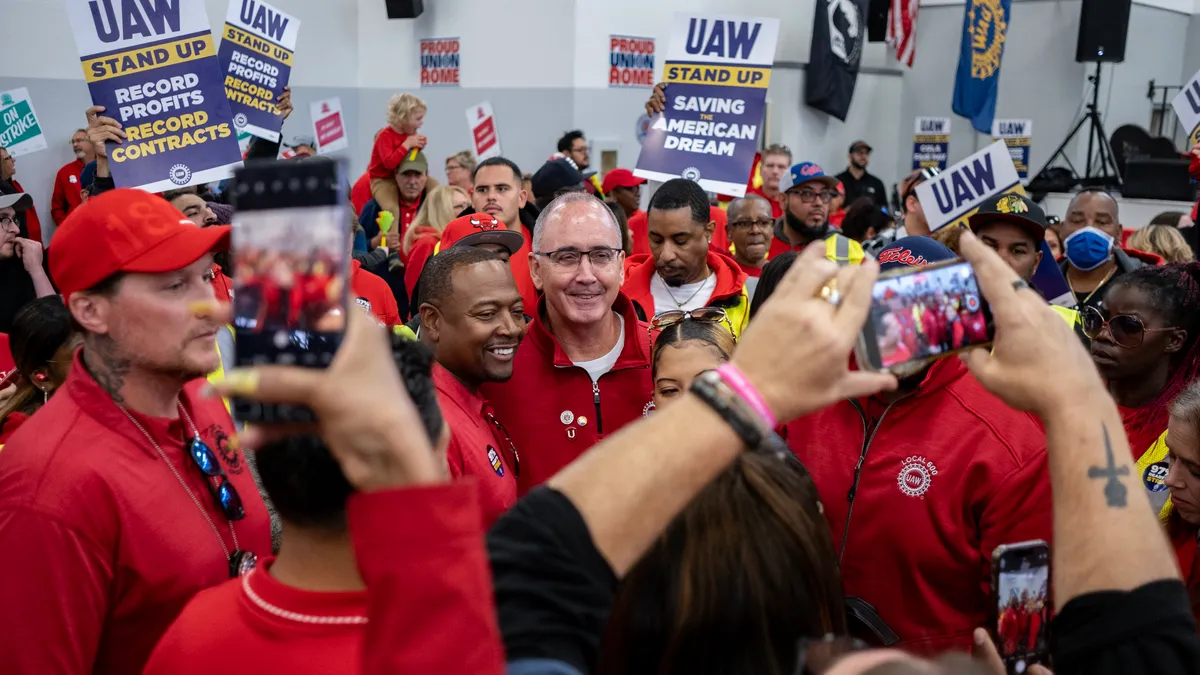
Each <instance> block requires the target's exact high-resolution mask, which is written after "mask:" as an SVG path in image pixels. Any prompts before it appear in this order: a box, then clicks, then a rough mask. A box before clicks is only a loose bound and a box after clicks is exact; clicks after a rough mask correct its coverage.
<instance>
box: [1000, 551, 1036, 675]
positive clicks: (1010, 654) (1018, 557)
mask: <svg viewBox="0 0 1200 675" xmlns="http://www.w3.org/2000/svg"><path fill="white" fill-rule="evenodd" d="M992 598H993V602H992V606H993V607H995V614H994V616H993V621H992V631H991V632H992V640H994V641H995V644H996V650H997V651H998V652H999V653H1000V658H1001V659H1002V660H1003V661H1004V667H1005V668H1006V669H1007V670H1008V672H1009V673H1010V675H1021V673H1024V672H1025V671H1027V670H1028V669H1029V666H1031V665H1033V664H1035V663H1040V664H1042V665H1049V656H1050V545H1049V544H1047V543H1046V542H1044V541H1042V540H1040V539H1039V540H1036V541H1025V542H1021V543H1019V544H1005V545H1003V546H998V547H996V550H995V552H993V553H992Z"/></svg>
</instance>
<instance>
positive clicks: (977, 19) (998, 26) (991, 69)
mask: <svg viewBox="0 0 1200 675" xmlns="http://www.w3.org/2000/svg"><path fill="white" fill-rule="evenodd" d="M968 6H969V9H968V10H967V25H968V26H969V28H968V29H967V30H968V32H969V33H970V35H971V77H972V78H973V79H976V80H986V79H988V78H989V77H992V76H993V75H995V74H996V71H998V70H1000V55H1001V54H1003V53H1004V33H1005V31H1007V30H1008V15H1007V14H1005V12H1004V6H1003V5H1001V4H1000V0H974V1H973V2H969V3H968Z"/></svg>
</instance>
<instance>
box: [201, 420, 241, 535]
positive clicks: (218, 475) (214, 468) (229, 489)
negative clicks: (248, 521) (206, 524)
mask: <svg viewBox="0 0 1200 675" xmlns="http://www.w3.org/2000/svg"><path fill="white" fill-rule="evenodd" d="M187 451H188V456H189V457H191V458H192V461H193V462H195V464H196V468H197V469H200V473H203V474H204V475H205V476H207V477H208V478H209V479H210V480H209V481H208V490H209V492H211V493H212V496H213V499H216V500H217V503H218V504H220V505H221V510H222V511H224V512H225V517H226V518H227V519H229V520H241V519H242V518H245V517H246V510H245V509H244V508H242V498H241V496H239V495H238V493H237V490H236V489H234V487H233V483H231V482H229V476H227V475H225V470H224V469H222V468H221V464H220V462H218V461H217V456H216V455H214V454H213V451H212V448H209V447H208V445H207V444H206V443H205V442H204V441H202V440H200V439H199V438H193V439H192V440H191V441H189V442H188V446H187Z"/></svg>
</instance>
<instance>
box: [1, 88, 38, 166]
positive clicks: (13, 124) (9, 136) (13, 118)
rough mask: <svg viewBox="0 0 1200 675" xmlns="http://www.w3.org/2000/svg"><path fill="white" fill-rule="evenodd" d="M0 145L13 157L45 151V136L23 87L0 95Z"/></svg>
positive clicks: (27, 92) (31, 102)
mask: <svg viewBox="0 0 1200 675" xmlns="http://www.w3.org/2000/svg"><path fill="white" fill-rule="evenodd" d="M0 145H3V146H4V147H5V149H7V150H8V154H10V155H12V156H13V157H19V156H21V155H28V154H29V153H31V152H37V151H38V150H45V149H46V136H45V135H44V134H43V133H42V125H41V124H38V118H37V113H35V112H34V111H33V101H30V100H29V90H28V89H26V88H25V87H21V88H20V89H13V90H10V91H6V92H3V93H0Z"/></svg>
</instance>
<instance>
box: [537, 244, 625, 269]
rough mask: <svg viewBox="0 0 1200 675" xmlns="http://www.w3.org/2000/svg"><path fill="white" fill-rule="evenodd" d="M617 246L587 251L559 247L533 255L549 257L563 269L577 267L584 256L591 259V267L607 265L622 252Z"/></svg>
mask: <svg viewBox="0 0 1200 675" xmlns="http://www.w3.org/2000/svg"><path fill="white" fill-rule="evenodd" d="M623 253H624V251H622V250H621V249H619V248H593V249H590V250H587V251H580V250H579V249H575V248H561V249H559V250H557V251H548V252H545V253H538V252H535V253H534V255H540V256H544V257H546V258H549V259H550V262H552V263H554V265H555V266H557V267H561V268H563V269H569V270H573V269H575V268H576V267H579V263H581V262H583V259H584V258H585V257H586V258H587V259H588V260H590V261H591V263H592V267H599V268H602V267H608V266H609V265H611V264H612V263H613V261H614V260H616V259H617V258H618V257H620V255H621V254H623Z"/></svg>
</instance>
